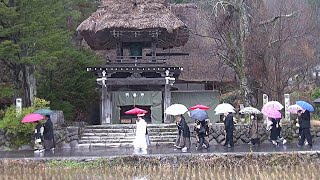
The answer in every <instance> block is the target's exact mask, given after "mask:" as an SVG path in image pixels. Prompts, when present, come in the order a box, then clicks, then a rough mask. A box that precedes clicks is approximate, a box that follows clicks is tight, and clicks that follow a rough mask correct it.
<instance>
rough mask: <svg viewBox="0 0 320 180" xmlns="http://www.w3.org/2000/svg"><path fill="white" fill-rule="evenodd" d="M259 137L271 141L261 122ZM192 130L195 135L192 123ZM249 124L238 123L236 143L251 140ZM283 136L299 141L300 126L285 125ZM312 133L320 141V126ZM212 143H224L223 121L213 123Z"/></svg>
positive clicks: (288, 139)
mask: <svg viewBox="0 0 320 180" xmlns="http://www.w3.org/2000/svg"><path fill="white" fill-rule="evenodd" d="M258 129H259V137H260V141H261V143H269V137H270V131H267V129H266V126H265V125H263V124H259V128H258ZM190 130H191V132H192V137H195V135H196V134H195V132H194V131H193V125H190ZM248 132H249V125H248V124H236V125H235V131H234V135H233V140H234V142H235V143H236V144H246V143H249V142H250V138H249V134H248ZM281 134H282V136H283V137H284V138H285V139H286V140H287V141H289V142H297V140H298V128H297V127H296V126H291V125H283V126H282V131H281ZM311 135H312V137H313V140H314V141H315V142H317V141H319V142H320V127H312V128H311ZM208 137H209V141H210V144H212V145H214V144H222V143H224V140H225V135H224V125H223V124H222V123H216V124H214V125H212V127H211V128H210V133H209V136H208Z"/></svg>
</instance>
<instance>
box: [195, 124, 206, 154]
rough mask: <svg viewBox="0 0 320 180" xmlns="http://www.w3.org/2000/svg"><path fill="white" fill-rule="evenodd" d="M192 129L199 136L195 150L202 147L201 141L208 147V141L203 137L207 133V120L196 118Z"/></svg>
mask: <svg viewBox="0 0 320 180" xmlns="http://www.w3.org/2000/svg"><path fill="white" fill-rule="evenodd" d="M194 131H195V132H196V133H197V136H198V138H199V142H198V145H197V150H200V149H202V146H203V143H204V144H205V145H206V148H209V142H208V141H207V140H206V139H205V137H206V136H207V135H208V134H209V126H208V121H198V120H196V123H195V126H194Z"/></svg>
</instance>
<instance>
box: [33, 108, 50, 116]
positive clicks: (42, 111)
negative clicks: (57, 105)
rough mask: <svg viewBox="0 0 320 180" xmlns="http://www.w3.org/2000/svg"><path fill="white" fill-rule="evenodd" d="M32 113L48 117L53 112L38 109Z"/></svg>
mask: <svg viewBox="0 0 320 180" xmlns="http://www.w3.org/2000/svg"><path fill="white" fill-rule="evenodd" d="M33 113H35V114H43V115H50V114H52V113H53V111H52V110H50V109H38V110H36V111H34V112H33Z"/></svg>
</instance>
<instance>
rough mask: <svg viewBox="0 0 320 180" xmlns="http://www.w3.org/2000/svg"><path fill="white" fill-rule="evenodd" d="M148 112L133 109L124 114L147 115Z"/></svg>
mask: <svg viewBox="0 0 320 180" xmlns="http://www.w3.org/2000/svg"><path fill="white" fill-rule="evenodd" d="M147 112H148V111H146V110H144V109H140V108H137V107H135V108H133V109H130V110H129V111H126V112H124V113H125V114H145V113H147Z"/></svg>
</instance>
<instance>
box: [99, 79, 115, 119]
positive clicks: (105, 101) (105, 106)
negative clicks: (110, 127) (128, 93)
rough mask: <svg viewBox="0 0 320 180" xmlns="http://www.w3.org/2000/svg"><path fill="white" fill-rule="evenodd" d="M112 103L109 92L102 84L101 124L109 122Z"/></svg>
mask: <svg viewBox="0 0 320 180" xmlns="http://www.w3.org/2000/svg"><path fill="white" fill-rule="evenodd" d="M111 114H112V104H111V92H110V91H108V88H107V86H104V85H102V94H101V117H100V122H101V124H111V123H112V122H111Z"/></svg>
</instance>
